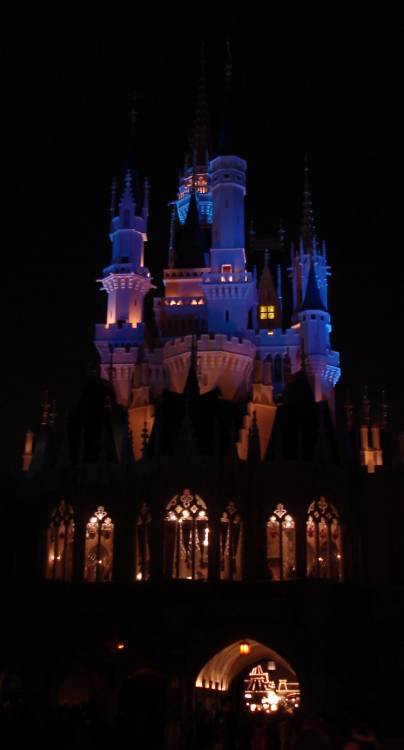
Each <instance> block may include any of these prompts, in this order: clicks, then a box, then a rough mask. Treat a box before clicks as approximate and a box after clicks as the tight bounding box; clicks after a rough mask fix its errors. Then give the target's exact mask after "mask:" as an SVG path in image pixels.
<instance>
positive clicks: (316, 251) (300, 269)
mask: <svg viewBox="0 0 404 750" xmlns="http://www.w3.org/2000/svg"><path fill="white" fill-rule="evenodd" d="M311 258H312V259H313V260H314V262H315V267H316V278H317V286H318V290H319V294H320V296H321V300H322V304H323V305H324V307H325V308H326V307H327V277H328V276H329V275H330V268H329V266H328V265H327V256H326V247H325V243H324V242H323V243H322V246H321V248H320V246H319V243H318V239H317V234H316V227H315V222H314V214H313V204H312V197H311V189H310V179H309V167H308V162H307V156H306V158H305V163H304V182H303V202H302V219H301V233H300V238H299V245H298V248H297V249H296V250H295V248H294V247H293V246H292V251H291V267H290V275H291V279H292V292H293V315H292V319H293V321H294V322H296V320H297V315H298V311H299V308H300V307H301V305H302V302H303V299H304V296H305V292H306V287H307V281H308V277H309V271H310V260H311Z"/></svg>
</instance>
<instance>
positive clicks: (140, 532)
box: [135, 503, 151, 581]
mask: <svg viewBox="0 0 404 750" xmlns="http://www.w3.org/2000/svg"><path fill="white" fill-rule="evenodd" d="M150 523H151V515H150V511H149V506H148V505H147V503H143V505H142V507H141V508H140V511H139V515H138V517H137V519H136V526H135V581H147V580H148V579H149V578H150V542H149V531H150Z"/></svg>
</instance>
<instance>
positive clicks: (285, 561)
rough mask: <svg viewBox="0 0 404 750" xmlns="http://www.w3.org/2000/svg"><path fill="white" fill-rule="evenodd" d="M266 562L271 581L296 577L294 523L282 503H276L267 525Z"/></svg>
mask: <svg viewBox="0 0 404 750" xmlns="http://www.w3.org/2000/svg"><path fill="white" fill-rule="evenodd" d="M267 560H268V571H269V574H270V577H271V578H272V580H274V581H282V580H287V579H288V578H294V576H295V575H296V528H295V522H294V519H293V517H292V516H291V515H290V514H289V513H288V512H287V510H286V508H285V507H284V506H283V505H282V503H278V505H277V506H276V508H275V510H274V512H273V514H272V516H271V517H270V519H269V521H268V523H267Z"/></svg>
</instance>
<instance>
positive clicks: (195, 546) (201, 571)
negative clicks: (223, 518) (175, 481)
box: [164, 489, 209, 580]
mask: <svg viewBox="0 0 404 750" xmlns="http://www.w3.org/2000/svg"><path fill="white" fill-rule="evenodd" d="M208 550H209V526H208V511H207V507H206V503H205V501H204V500H202V498H201V497H199V495H196V494H195V495H194V494H192V493H191V492H190V490H189V489H185V490H184V491H183V492H182V494H181V495H174V497H173V498H171V500H170V502H169V503H167V506H166V509H165V515H164V572H165V576H166V577H167V578H185V579H188V580H206V579H207V577H208Z"/></svg>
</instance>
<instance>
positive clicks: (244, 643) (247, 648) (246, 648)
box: [239, 641, 251, 655]
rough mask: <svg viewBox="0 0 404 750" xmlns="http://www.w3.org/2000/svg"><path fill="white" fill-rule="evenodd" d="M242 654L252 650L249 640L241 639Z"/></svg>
mask: <svg viewBox="0 0 404 750" xmlns="http://www.w3.org/2000/svg"><path fill="white" fill-rule="evenodd" d="M239 648H240V654H243V655H245V654H249V653H250V651H251V646H250V644H249V643H248V642H247V641H241V643H240V647H239Z"/></svg>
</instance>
